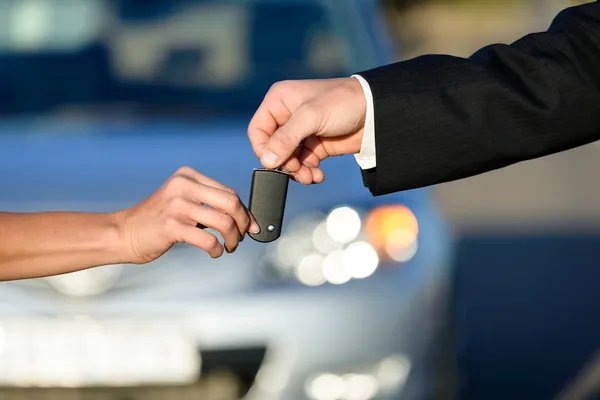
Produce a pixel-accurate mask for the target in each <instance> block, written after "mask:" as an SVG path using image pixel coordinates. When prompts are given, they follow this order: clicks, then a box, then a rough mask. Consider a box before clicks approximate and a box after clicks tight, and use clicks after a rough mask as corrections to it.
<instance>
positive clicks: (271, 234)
mask: <svg viewBox="0 0 600 400" xmlns="http://www.w3.org/2000/svg"><path fill="white" fill-rule="evenodd" d="M289 181H290V178H289V175H288V174H286V173H285V172H281V171H276V170H271V169H255V170H254V172H253V173H252V187H251V188H250V202H249V209H250V212H251V213H252V215H254V218H256V222H257V223H258V226H260V232H259V233H257V234H251V233H249V236H250V237H251V238H252V239H254V240H256V241H257V242H261V243H269V242H273V241H275V240H277V239H278V238H279V236H281V229H282V225H283V214H284V212H285V201H286V198H287V190H288V184H289Z"/></svg>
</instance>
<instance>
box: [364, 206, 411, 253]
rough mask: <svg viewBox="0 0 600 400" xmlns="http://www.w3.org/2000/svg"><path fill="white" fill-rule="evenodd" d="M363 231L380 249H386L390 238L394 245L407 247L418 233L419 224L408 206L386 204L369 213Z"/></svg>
mask: <svg viewBox="0 0 600 400" xmlns="http://www.w3.org/2000/svg"><path fill="white" fill-rule="evenodd" d="M365 233H366V234H367V236H368V237H369V239H370V241H371V243H372V244H373V246H375V247H376V248H377V249H379V250H380V251H382V250H385V249H386V246H388V244H389V241H390V240H392V241H394V243H393V245H394V246H398V247H408V246H410V245H411V244H412V242H414V240H415V239H416V237H417V235H418V233H419V224H418V222H417V217H415V215H414V214H413V212H412V211H411V210H410V209H409V208H408V207H406V206H402V205H387V206H381V207H379V208H376V209H374V210H373V211H371V213H369V215H368V216H367V218H366V220H365ZM400 233H401V234H400Z"/></svg>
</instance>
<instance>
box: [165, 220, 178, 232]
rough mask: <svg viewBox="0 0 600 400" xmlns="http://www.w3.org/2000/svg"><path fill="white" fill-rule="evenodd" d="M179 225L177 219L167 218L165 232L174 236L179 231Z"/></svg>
mask: <svg viewBox="0 0 600 400" xmlns="http://www.w3.org/2000/svg"><path fill="white" fill-rule="evenodd" d="M178 225H179V223H178V222H177V220H176V219H175V218H167V219H166V220H165V230H166V231H167V232H169V233H171V234H174V233H175V232H176V231H177V230H178Z"/></svg>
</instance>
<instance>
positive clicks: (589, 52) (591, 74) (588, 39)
mask: <svg viewBox="0 0 600 400" xmlns="http://www.w3.org/2000/svg"><path fill="white" fill-rule="evenodd" d="M358 74H359V75H361V76H362V77H363V78H365V79H366V80H367V82H368V83H369V85H370V87H371V91H372V92H373V98H374V108H375V143H376V151H377V166H376V167H375V168H374V169H372V170H367V171H363V180H364V182H365V186H366V187H368V188H369V189H370V191H371V192H372V193H373V194H374V195H382V194H387V193H391V192H397V191H402V190H407V189H414V188H418V187H423V186H429V185H433V184H438V183H442V182H448V181H453V180H457V179H461V178H466V177H469V176H473V175H477V174H481V173H484V172H487V171H491V170H494V169H498V168H502V167H505V166H508V165H510V164H514V163H517V162H520V161H525V160H529V159H533V158H538V157H542V156H545V155H549V154H552V153H557V152H560V151H564V150H568V149H571V148H574V147H577V146H581V145H584V144H587V143H590V142H594V141H596V140H598V139H600V2H593V3H588V4H584V5H581V6H577V7H571V8H568V9H566V10H563V11H562V12H561V13H560V14H559V15H558V16H557V17H556V18H555V20H554V21H553V22H552V24H551V26H550V28H549V29H548V31H547V32H541V33H535V34H531V35H528V36H526V37H524V38H522V39H520V40H519V41H517V42H515V43H513V44H511V45H504V44H496V45H492V46H488V47H485V48H483V49H481V50H479V51H478V52H476V53H475V54H474V55H473V56H471V57H470V58H468V59H464V58H458V57H452V56H443V55H427V56H422V57H418V58H415V59H412V60H409V61H405V62H399V63H395V64H391V65H386V66H383V67H379V68H375V69H372V70H368V71H363V72H359V73H358ZM599 172H600V171H599ZM598 184H600V182H599V183H598Z"/></svg>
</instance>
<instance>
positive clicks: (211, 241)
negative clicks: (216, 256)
mask: <svg viewBox="0 0 600 400" xmlns="http://www.w3.org/2000/svg"><path fill="white" fill-rule="evenodd" d="M204 244H205V245H206V248H207V250H215V249H218V248H219V246H220V244H219V240H218V239H217V237H216V236H214V235H210V236H209V237H207V238H206V240H205V243H204Z"/></svg>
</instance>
